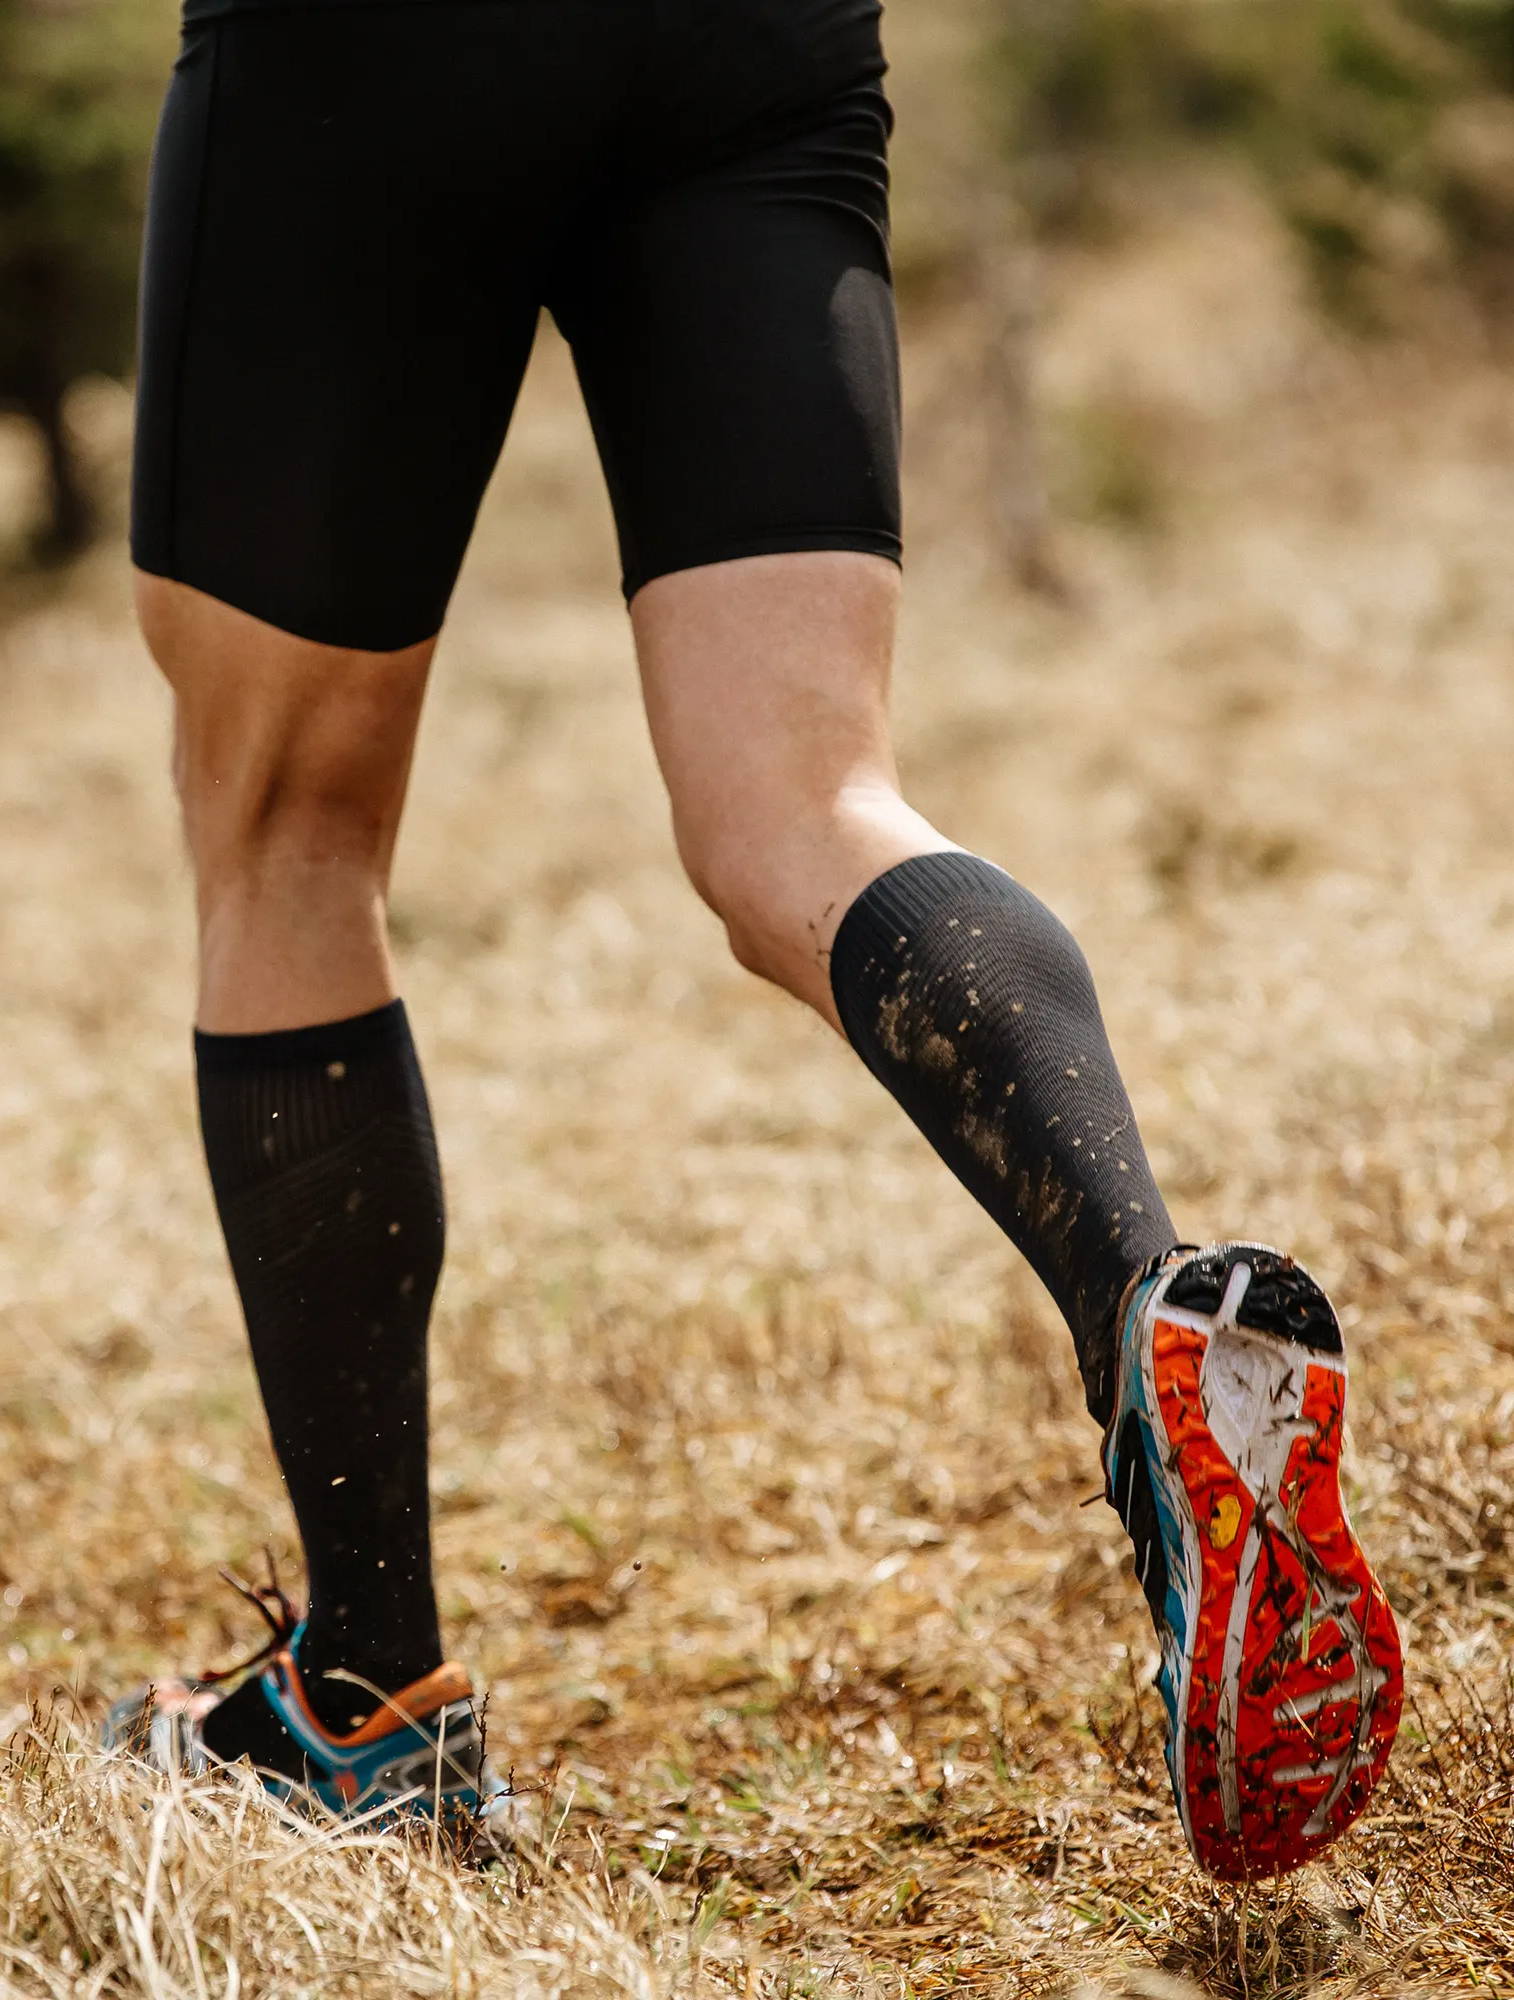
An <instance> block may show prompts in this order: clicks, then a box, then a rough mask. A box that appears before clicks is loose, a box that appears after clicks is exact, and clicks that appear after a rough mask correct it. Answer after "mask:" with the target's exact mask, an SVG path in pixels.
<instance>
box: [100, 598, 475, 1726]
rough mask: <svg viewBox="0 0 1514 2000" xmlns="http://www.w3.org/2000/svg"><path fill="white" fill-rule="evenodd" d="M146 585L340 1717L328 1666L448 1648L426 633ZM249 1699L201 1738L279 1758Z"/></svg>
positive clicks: (244, 1213)
mask: <svg viewBox="0 0 1514 2000" xmlns="http://www.w3.org/2000/svg"><path fill="white" fill-rule="evenodd" d="M138 606H139V611H140V615H141V621H142V627H143V631H144V633H145V635H146V638H147V641H148V644H149V646H150V648H151V650H152V652H153V654H154V657H155V658H156V660H157V662H158V664H159V666H160V667H161V668H162V670H163V672H164V674H165V676H166V677H167V679H168V681H169V683H170V685H171V687H172V689H173V692H174V697H175V705H176V743H175V776H176V779H177V783H178V788H179V793H180V797H181V800H182V803H183V811H184V824H185V830H186V833H187V837H188V843H189V851H190V856H191V860H192V863H193V866H194V872H195V888H196V896H197V903H198V911H199V932H200V1001H199V1014H198V1021H199V1031H198V1033H197V1035H196V1037H195V1044H196V1058H197V1068H198V1074H199V1091H200V1111H201V1123H202V1128H203V1132H204V1137H205V1149H206V1157H207V1162H208V1165H209V1168H210V1177H211V1182H212V1185H213V1187H214V1189H215V1194H216V1200H217V1204H218V1207H219V1209H220V1215H221V1222H222V1227H223V1229H224V1232H225V1236H226V1243H227V1249H228V1251H229V1253H230V1257H231V1263H232V1268H233V1271H234V1273H235V1275H236V1280H237V1285H238V1288H239V1290H240V1293H241V1298H242V1305H243V1310H244V1312H245V1315H246V1320H247V1328H248V1333H249V1335H250V1338H251V1342H252V1351H253V1359H254V1362H255V1364H256V1367H257V1372H258V1380H259V1384H260V1387H261V1389H262V1393H263V1400H264V1403H265V1405H266V1408H267V1412H268V1420H269V1424H270V1427H271V1430H272V1433H273V1442H274V1448H275V1450H276V1452H277V1454H278V1458H279V1463H280V1465H281V1467H282V1469H283V1473H284V1478H285V1481H286V1483H287V1485H288V1489H289V1495H290V1499H291V1501H292V1502H293V1505H294V1510H295V1515H296V1518H297V1520H298V1523H299V1528H300V1533H301V1536H302V1539H303V1541H304V1545H305V1551H306V1558H307V1562H308V1566H309V1574H310V1608H309V1621H308V1625H307V1629H306V1634H305V1638H304V1640H303V1642H302V1646H301V1655H300V1657H301V1665H302V1667H303V1668H304V1670H305V1676H306V1681H307V1686H308V1689H309V1693H310V1698H311V1701H312V1704H313V1706H314V1707H315V1709H316V1712H317V1716H318V1718H319V1719H320V1720H321V1721H322V1722H323V1723H324V1724H325V1725H326V1726H327V1727H330V1728H333V1729H338V1730H345V1729H346V1728H347V1727H349V1726H350V1723H351V1719H352V1717H353V1716H354V1714H359V1713H364V1712H366V1711H367V1710H369V1709H371V1707H372V1706H373V1703H372V1698H371V1697H369V1696H365V1695H364V1694H363V1693H361V1692H360V1691H359V1690H357V1689H354V1688H353V1687H352V1686H350V1685H344V1684H343V1683H340V1682H335V1681H323V1679H322V1678H321V1677H322V1675H323V1674H324V1673H325V1672H326V1671H328V1670H329V1669H331V1668H345V1669H347V1670H348V1671H350V1672H355V1673H358V1674H361V1675H362V1676H363V1677H364V1678H365V1679H367V1680H370V1681H372V1682H374V1683H375V1684H376V1685H377V1686H379V1687H381V1688H385V1689H397V1688H400V1687H402V1686H404V1685H406V1684H407V1683H409V1682H410V1681H412V1680H415V1679H417V1678H418V1677H419V1676H420V1675H422V1674H425V1673H427V1672H429V1671H430V1670H431V1669H432V1668H434V1667H435V1666H436V1665H437V1664H438V1662H439V1661H440V1658H441V1649H440V1644H439V1640H438V1634H437V1618H436V1604H435V1599H434V1596H433V1592H432V1582H431V1553H430V1536H429V1512H428V1500H427V1453H426V1328H427V1320H428V1317H429V1313H430V1307H431V1297H432V1293H433V1291H434V1289H435V1286H436V1281H437V1276H438V1273H439V1270H440V1266H441V1257H442V1232H443V1214H442V1191H441V1180H440V1175H439V1172H438V1168H437V1159H436V1147H435V1141H434V1138H433V1135H432V1130H431V1120H430V1114H429V1111H428V1109H427V1104H426V1094H425V1088H424V1085H423V1083H422V1080H421V1074H420V1070H419V1067H418V1065H417V1062H416V1057H415V1051H414V1048H413V1046H412V1043H411V1040H410V1034H409V1029H408V1027H407V1025H406V1021H405V1014H404V1009H403V1007H402V1005H401V1003H400V1002H399V1001H398V1000H397V999H396V998H395V997H394V980H393V972H392V968H391V965H390V961H389V953H388V946H387V941H386V936H385V917H384V904H385V893H386V888H387V883H388V875H389V864H390V858H391V855H392V853H393V848H394V841H395V834H396V831H397V828H398V825H399V818H400V811H401V807H402V804H403V801H404V793H405V783H406V778H407V775H408V772H409V766H410V758H411V749H412V745H413V742H414V737H415V728H416V723H417V720H418V718H419V714H420V706H421V699H422V695H423V693H424V690H425V684H426V674H427V669H428V667H429V664H430V658H431V651H432V643H433V642H431V641H427V642H425V643H423V644H420V645H416V646H411V647H409V648H407V649H405V650H404V651H401V652H393V653H365V652H360V651H352V650H346V649H341V648H337V647H334V646H326V645H318V644H315V643H314V642H311V641H308V640H303V639H297V638H293V637H291V636H290V635H289V634H288V633H285V632H282V631H279V630H277V629H276V628H275V627H273V626H271V625H268V624H265V623H263V622H261V621H260V620H258V619H255V618H252V617H249V616H248V615H247V614H246V613H244V612H241V611H237V610H234V609H232V608H231V607H230V606H228V605H225V604H222V603H219V602H218V601H217V600H216V599H214V598H211V597H208V596H205V595H204V594H202V593H201V592H199V591H196V590H191V589H188V588H186V587H185V586H184V585H181V584H177V583H171V582H167V581H165V580H164V579H162V578H159V577H151V576H146V575H141V576H139V579H138ZM252 1696H255V1689H253V1690H249V1698H247V1699H244V1700H242V1701H240V1702H239V1700H238V1697H237V1696H236V1695H233V1696H232V1697H231V1698H230V1699H229V1700H228V1701H227V1702H226V1703H224V1704H223V1705H222V1707H221V1708H220V1709H218V1710H217V1711H215V1712H214V1714H213V1715H212V1716H211V1717H210V1719H209V1720H208V1722H207V1724H206V1736H207V1740H208V1741H209V1742H210V1743H211V1746H212V1748H214V1749H216V1750H218V1751H219V1752H220V1753H221V1754H224V1755H236V1754H239V1753H241V1752H243V1751H246V1752H248V1753H249V1754H251V1755H253V1756H254V1757H255V1758H256V1759H259V1760H262V1759H265V1758H266V1759H267V1760H269V1761H274V1762H277V1749H276V1746H274V1745H272V1744H270V1743H269V1742H267V1741H265V1740H264V1739H265V1738H266V1736H267V1733H268V1730H269V1728H270V1726H271V1724H270V1720H269V1716H268V1711H267V1709H266V1706H264V1705H262V1704H261V1703H260V1702H258V1701H257V1700H256V1699H254V1698H251V1697H252ZM249 1728H250V1729H252V1730H253V1731H254V1732H261V1734H257V1735H256V1740H253V1741H249V1740H245V1735H244V1734H240V1733H239V1732H245V1731H246V1730H247V1729H249Z"/></svg>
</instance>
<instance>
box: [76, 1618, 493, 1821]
mask: <svg viewBox="0 0 1514 2000" xmlns="http://www.w3.org/2000/svg"><path fill="white" fill-rule="evenodd" d="M228 1581H230V1582H232V1583H233V1584H234V1587H235V1588H236V1589H238V1590H240V1591H241V1592H242V1594H243V1596H245V1597H246V1598H247V1599H248V1600H249V1601H250V1602H251V1603H253V1604H255V1605H256V1606H257V1608H258V1609H259V1611H260V1612H261V1613H262V1615H263V1617H264V1618H265V1619H266V1620H267V1622H268V1625H269V1628H270V1633H271V1637H270V1639H269V1641H268V1643H267V1644H266V1645H265V1646H264V1647H263V1648H262V1649H261V1651H259V1652H258V1653H256V1654H254V1655H253V1657H252V1658H251V1659H250V1660H246V1661H244V1662H243V1663H242V1664H241V1665H240V1666H239V1667H235V1668H232V1669H231V1670H230V1671H229V1672H227V1673H224V1674H205V1675H202V1676H200V1677H199V1678H198V1679H195V1680H163V1681H158V1682H156V1683H155V1684H154V1685H152V1686H150V1687H146V1688H142V1689H140V1690H138V1692H137V1693H135V1694H131V1695H127V1696H126V1697H125V1698H124V1699H123V1700H121V1701H118V1702H116V1703H115V1704H114V1706H113V1707H112V1708H111V1710H110V1713H109V1715H108V1717H107V1719H106V1723H105V1729H104V1732H103V1734H104V1742H105V1747H106V1748H107V1749H122V1750H127V1751H130V1752H131V1753H133V1754H134V1755H136V1756H139V1757H141V1758H142V1759H143V1761H144V1762H146V1763H148V1764H151V1765H152V1766H153V1768H154V1769H155V1770H159V1771H165V1772H166V1771H188V1772H193V1773H198V1772H202V1771H206V1770H210V1769H213V1768H215V1767H217V1766H219V1765H222V1764H224V1762H225V1760H224V1759H222V1758H220V1757H218V1756H217V1755H216V1753H215V1752H214V1751H213V1750H212V1749H211V1748H210V1746H209V1745H208V1744H207V1743H206V1741H205V1738H204V1736H203V1734H202V1732H201V1728H200V1725H201V1723H202V1722H203V1721H204V1719H205V1717H206V1716H207V1715H208V1714H209V1713H210V1711H211V1710H212V1709H213V1708H215V1707H216V1706H217V1704H218V1703H219V1702H221V1701H223V1700H224V1699H225V1698H226V1696H227V1695H228V1694H229V1693H230V1692H231V1691H232V1689H233V1688H235V1687H240V1686H241V1685H242V1684H243V1683H244V1682H245V1681H247V1680H249V1679H250V1678H251V1677H252V1675H253V1674H254V1673H256V1674H257V1676H258V1685H259V1688H260V1690H261V1692H262V1696H263V1699H264V1700H265V1701H266V1702H267V1703H268V1706H269V1708H270V1709H272V1711H273V1713H274V1715H275V1717H276V1718H277V1720H278V1721H279V1722H280V1723H281V1724H282V1726H283V1728H284V1729H285V1730H286V1731H287V1733H288V1735H289V1737H290V1738H291V1739H292V1741H293V1743H294V1744H295V1745H296V1746H297V1749H298V1752H299V1754H300V1756H301V1758H302V1761H303V1775H302V1777H295V1776H292V1775H291V1774H289V1773H288V1772H284V1771H270V1770H261V1769H260V1770H259V1771H258V1776H259V1777H260V1778H261V1780H262V1782H263V1785H264V1788H265V1789H266V1790H267V1791H268V1792H270V1793H271V1794H272V1795H273V1796H274V1797H275V1798H277V1799H279V1800H280V1801H282V1802H283V1803H284V1804H286V1805H288V1806H290V1807H291V1808H292V1809H293V1810H295V1811H297V1812H301V1813H305V1814H309V1815H311V1816H316V1815H319V1814H321V1813H322V1812H324V1813H327V1814H330V1815H331V1816H332V1817H334V1818H337V1819H342V1820H361V1821H363V1823H364V1824H366V1825H371V1826H377V1827H393V1826H395V1825H398V1824H400V1823H402V1822H403V1821H404V1820H405V1819H408V1818H420V1819H439V1820H440V1821H442V1822H443V1823H444V1824H445V1825H447V1826H448V1827H449V1828H450V1829H452V1830H453V1831H454V1832H458V1833H468V1832H470V1831H472V1832H481V1833H485V1834H486V1835H492V1834H493V1833H494V1832H496V1831H498V1832H503V1831H504V1818H505V1814H506V1813H507V1811H508V1801H509V1800H510V1799H511V1798H512V1796H513V1795H512V1793H511V1792H510V1790H509V1788H508V1787H507V1786H506V1785H505V1784H504V1783H503V1782H502V1780H501V1779H500V1778H499V1777H498V1776H497V1774H496V1773H495V1772H494V1770H493V1769H492V1768H491V1766H490V1764H489V1762H488V1759H487V1758H486V1757H485V1755H484V1743H483V1732H482V1730H481V1728H480V1725H479V1719H478V1712H477V1708H476V1706H475V1702H474V1696H473V1689H472V1686H471V1684H470V1682H469V1679H468V1675H467V1672H466V1670H465V1669H464V1668H463V1667H461V1666H459V1665H457V1663H456V1662H455V1661H449V1662H448V1663H447V1664H446V1665H444V1666H440V1667H437V1668H436V1669H435V1671H434V1672H432V1673H429V1674H426V1675H425V1676H423V1678H422V1679H420V1680H418V1681H414V1682H412V1683H411V1685H410V1686H409V1687H406V1688H401V1689H400V1690H399V1692H398V1693H397V1694H391V1695H389V1696H388V1697H387V1698H386V1699H385V1700H383V1701H382V1702H381V1703H380V1705H379V1706H378V1707H377V1708H376V1709H375V1710H374V1712H373V1713H372V1714H371V1715H370V1716H369V1717H368V1718H367V1720H366V1721H365V1722H364V1723H363V1724H362V1725H361V1727H359V1728H357V1729H354V1730H353V1731H352V1733H351V1734H350V1735H347V1736H336V1735H333V1734H331V1732H330V1731H328V1730H326V1729H325V1728H323V1727H322V1725H321V1724H320V1723H319V1722H318V1721H317V1720H316V1718H315V1715H314V1714H313V1712H312V1710H311V1707H310V1702H309V1700H308V1698H307V1696H306V1693H305V1685H304V1682H303V1680H302V1679H301V1676H300V1667H299V1649H300V1640H301V1638H302V1636H303V1634H304V1629H305V1628H304V1624H303V1621H301V1620H300V1619H299V1616H298V1613H297V1612H296V1611H295V1610H294V1607H293V1606H292V1605H291V1604H290V1602H289V1600H288V1598H287V1597H285V1596H284V1593H283V1592H282V1591H281V1590H280V1589H279V1587H278V1585H277V1583H276V1582H274V1581H270V1583H269V1584H268V1585H266V1586H250V1585H246V1584H241V1583H237V1582H236V1580H235V1579H234V1578H228Z"/></svg>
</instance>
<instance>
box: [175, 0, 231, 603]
mask: <svg viewBox="0 0 1514 2000" xmlns="http://www.w3.org/2000/svg"><path fill="white" fill-rule="evenodd" d="M197 25H199V24H197ZM203 25H204V26H205V27H207V28H208V29H209V30H210V75H209V77H208V78H207V80H206V85H205V110H204V114H203V116H202V118H201V121H200V146H199V169H200V170H199V175H198V178H197V180H196V182H195V205H194V218H193V221H192V222H191V224H190V232H189V257H188V260H187V262H186V266H185V271H184V292H183V296H182V298H181V299H180V301H179V325H178V333H177V337H176V339H175V341H174V362H173V398H172V401H171V403H170V404H169V412H168V481H167V484H168V493H167V498H166V512H167V516H168V520H167V532H166V533H165V535H164V537H163V541H164V548H165V552H166V555H167V560H168V564H169V566H170V567H172V568H174V569H178V568H179V567H180V566H181V557H180V550H179V489H180V485H181V483H182V480H181V473H182V466H181V458H182V448H181V441H182V439H183V436H184V378H185V375H186V373H187V362H188V358H189V335H190V327H191V325H192V323H193V320H194V300H195V291H196V288H197V286H198V284H199V277H200V247H201V244H202V243H203V241H204V237H205V208H206V199H205V184H206V182H207V181H208V180H209V178H210V128H211V123H212V120H213V119H214V117H215V108H216V92H217V89H218V88H219V84H220V76H221V36H220V31H219V23H218V22H216V21H207V22H205V23H204V24H203Z"/></svg>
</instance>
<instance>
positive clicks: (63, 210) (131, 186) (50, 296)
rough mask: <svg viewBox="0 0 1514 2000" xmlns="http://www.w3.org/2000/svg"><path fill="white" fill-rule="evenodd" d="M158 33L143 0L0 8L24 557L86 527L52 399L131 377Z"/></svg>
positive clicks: (89, 506)
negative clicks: (28, 430) (38, 461)
mask: <svg viewBox="0 0 1514 2000" xmlns="http://www.w3.org/2000/svg"><path fill="white" fill-rule="evenodd" d="M164 29H165V10H164V9H163V7H162V6H159V5H152V4H149V0H0V408H8V409H10V410H12V411H14V412H18V413H20V414H21V415H22V416H23V417H25V418H26V419H27V420H28V421H29V422H30V423H31V424H33V425H34V426H35V427H36V431H37V433H38V436H39V438H40V440H41V442H42V445H43V449H44V454H45V481H44V489H43V493H42V495H41V496H40V499H39V506H38V518H37V519H36V520H35V521H34V522H30V523H26V524H24V525H23V532H22V539H23V542H24V545H25V546H26V547H27V549H28V550H29V553H30V554H31V555H32V556H33V557H34V558H37V559H44V560H50V559H56V558H58V557H60V556H65V555H69V554H72V553H73V552H75V551H76V550H78V549H80V548H81V547H83V545H84V544H85V542H86V541H87V540H88V539H89V536H90V533H91V530H92V528H93V526H94V523H95V520H96V516H97V508H96V504H95V498H94V495H93V493H92V492H91V489H90V482H89V480H88V478H87V476H86V474H85V472H84V470H83V468H82V466H81V462H80V455H79V452H78V450H77V447H76V443H75V440H74V437H73V435H72V431H71V428H70V425H69V422H68V415H67V398H68V391H69V389H70V387H71V386H72V385H73V384H74V383H76V382H77V381H78V380H79V379H80V378H81V377H83V376H87V375H95V374H103V375H110V376H116V377H124V376H125V375H126V374H127V373H128V372H129V370H130V367H131V359H132V326H133V318H134V296H135V289H136V260H137V239H138V233H139V230H140V223H141V210H142V199H143V193H144V185H145V180H146V159H147V154H148V151H149V148H150V145H151V139H152V127H153V120H154V117H155V114H156V106H157V100H158V96H159V93H160V91H161V88H162V77H163V70H164V53H165V51H164V41H165V34H164Z"/></svg>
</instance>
